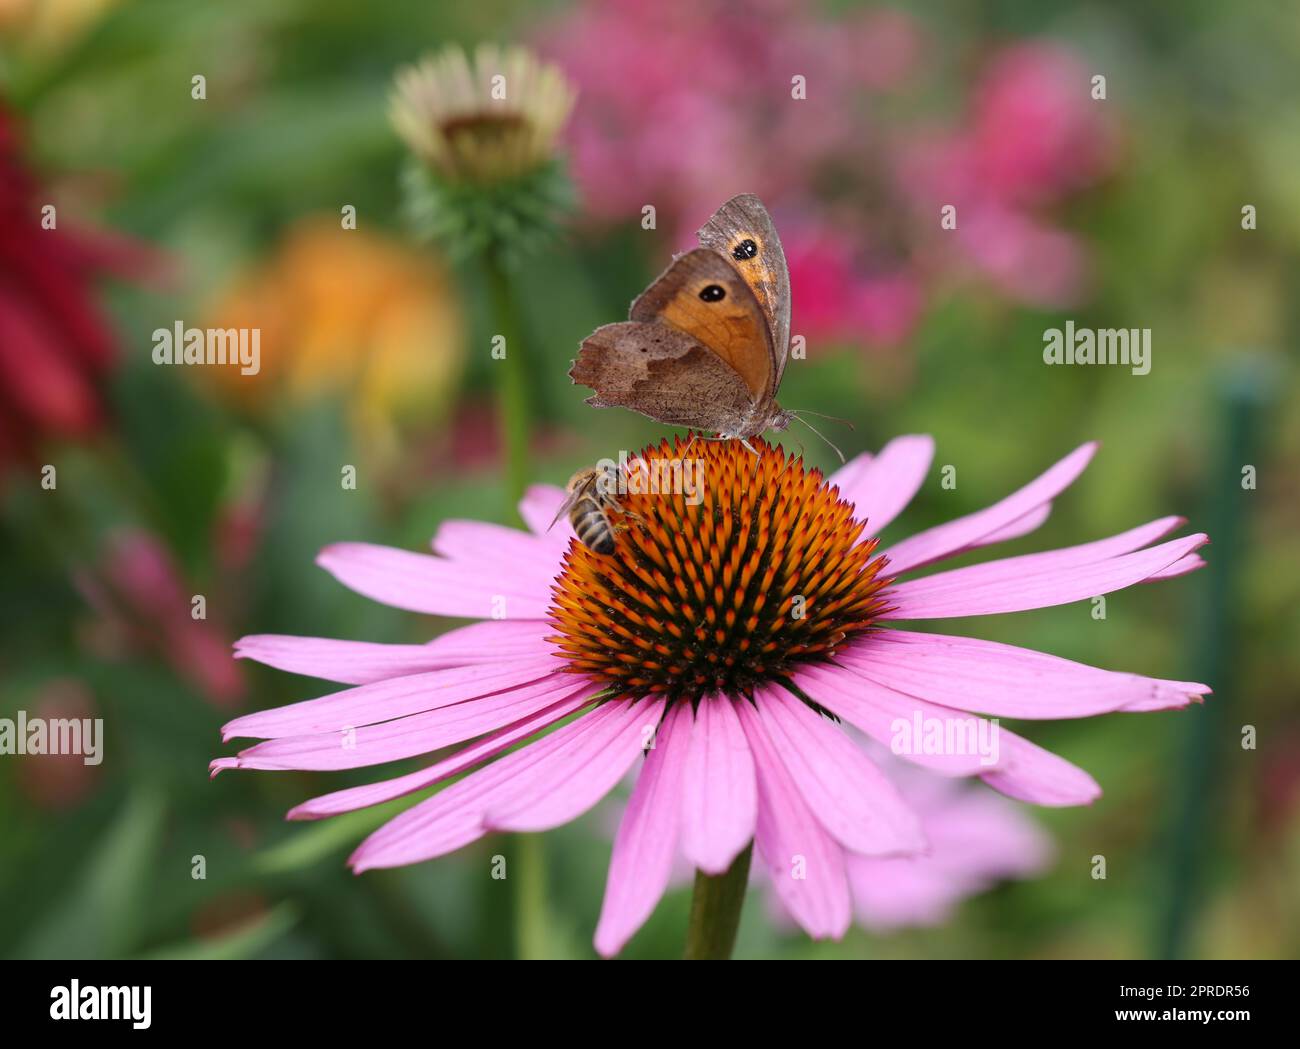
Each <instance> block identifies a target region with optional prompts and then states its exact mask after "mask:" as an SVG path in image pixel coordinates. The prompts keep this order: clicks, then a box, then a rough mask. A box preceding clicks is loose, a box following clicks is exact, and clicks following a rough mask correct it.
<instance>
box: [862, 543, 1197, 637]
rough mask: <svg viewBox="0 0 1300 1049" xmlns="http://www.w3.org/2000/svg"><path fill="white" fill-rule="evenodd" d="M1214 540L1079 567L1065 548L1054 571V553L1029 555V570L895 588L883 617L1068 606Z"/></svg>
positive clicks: (995, 565)
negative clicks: (1052, 554)
mask: <svg viewBox="0 0 1300 1049" xmlns="http://www.w3.org/2000/svg"><path fill="white" fill-rule="evenodd" d="M1208 542H1209V538H1208V537H1207V536H1206V535H1205V534H1204V533H1198V534H1197V535H1191V536H1184V537H1183V538H1182V539H1173V540H1170V541H1169V542H1167V543H1162V544H1160V545H1159V546H1155V547H1152V548H1151V549H1150V550H1142V551H1139V552H1138V553H1133V554H1126V555H1123V556H1121V557H1113V558H1110V559H1108V560H1105V561H1097V562H1094V563H1090V564H1076V563H1074V559H1073V555H1072V551H1070V550H1062V551H1059V553H1061V554H1062V555H1064V556H1063V558H1062V563H1063V565H1064V567H1053V565H1052V563H1051V561H1050V560H1047V558H1049V557H1050V555H1045V554H1028V555H1026V557H1027V558H1033V559H1034V560H1033V561H1032V562H1030V564H1031V566H1032V567H1031V568H1029V569H1026V567H1025V561H1026V557H1008V558H1004V559H1002V560H1000V561H991V562H989V563H988V564H982V565H972V566H970V567H969V568H956V569H953V570H952V571H948V572H939V573H937V574H935V575H932V576H927V577H926V578H924V579H913V580H910V581H908V582H906V583H900V584H898V585H897V586H896V587H893V588H892V589H891V590H889V591H888V597H889V601H890V603H891V604H892V605H893V606H894V607H893V610H892V611H890V612H889V613H887V614H886V615H883V616H881V618H882V619H943V618H948V617H952V616H984V615H993V614H996V613H999V612H1023V611H1026V610H1028V609H1031V608H1048V607H1050V606H1051V605H1065V604H1069V603H1070V602H1071V601H1082V600H1084V599H1086V598H1090V597H1096V596H1097V595H1099V594H1108V593H1110V592H1111V591H1112V590H1122V589H1123V588H1124V587H1126V586H1132V585H1133V584H1134V583H1139V582H1141V581H1142V580H1144V579H1147V578H1148V577H1150V576H1151V575H1152V574H1153V573H1155V572H1158V571H1160V569H1162V568H1166V567H1168V566H1169V565H1171V564H1173V563H1174V562H1175V561H1177V560H1179V559H1180V558H1182V557H1184V556H1185V555H1187V554H1189V553H1191V552H1192V551H1193V550H1195V549H1197V548H1199V547H1201V546H1204V545H1205V544H1206V543H1208Z"/></svg>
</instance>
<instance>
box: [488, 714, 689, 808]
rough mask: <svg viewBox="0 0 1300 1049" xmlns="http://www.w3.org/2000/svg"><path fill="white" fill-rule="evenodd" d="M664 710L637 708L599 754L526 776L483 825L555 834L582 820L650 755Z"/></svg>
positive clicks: (497, 802) (495, 805)
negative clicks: (555, 829) (553, 830)
mask: <svg viewBox="0 0 1300 1049" xmlns="http://www.w3.org/2000/svg"><path fill="white" fill-rule="evenodd" d="M663 709H664V700H662V699H651V698H647V699H644V700H641V701H639V702H636V703H634V704H632V705H630V706H629V708H628V710H627V713H626V714H625V715H624V716H623V718H622V721H621V722H620V730H619V732H618V734H617V735H615V736H614V737H613V738H612V739H610V740H608V741H607V743H606V744H605V745H604V746H603V747H601V748H600V749H599V750H598V751H597V752H595V753H593V754H590V755H588V756H587V757H586V758H585V759H584V760H582V761H578V760H576V759H575V760H574V761H572V762H563V763H561V762H553V763H551V764H549V765H546V766H544V767H543V766H535V767H534V768H533V769H531V770H530V771H529V772H527V773H525V774H523V775H521V776H520V777H518V779H517V780H516V782H515V784H514V787H513V789H512V790H511V792H510V794H509V796H504V795H503V796H500V797H497V798H496V799H494V801H493V803H492V805H490V806H488V807H487V808H486V809H485V810H484V813H483V825H484V826H485V827H487V828H489V829H490V830H510V831H538V830H550V829H551V828H552V827H558V826H560V824H562V823H568V822H569V821H570V820H573V819H576V818H577V817H578V816H581V815H582V814H583V813H584V812H586V811H587V810H588V809H589V808H591V807H592V806H593V805H595V804H596V802H598V801H599V800H600V799H601V798H603V797H604V796H605V795H606V794H608V793H609V792H610V791H611V790H613V789H614V786H615V784H617V783H618V781H619V780H620V779H622V778H623V774H624V773H625V772H627V770H628V769H629V768H630V767H631V766H632V763H633V762H634V761H636V759H637V758H640V757H643V756H644V755H645V752H646V751H645V747H646V743H647V741H649V740H652V739H653V738H654V736H655V734H656V730H657V729H658V727H659V720H660V717H661V715H662V714H663Z"/></svg>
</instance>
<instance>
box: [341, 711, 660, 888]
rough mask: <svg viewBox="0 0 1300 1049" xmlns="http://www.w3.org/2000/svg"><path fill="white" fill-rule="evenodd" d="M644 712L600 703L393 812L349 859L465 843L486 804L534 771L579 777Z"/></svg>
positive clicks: (398, 859)
mask: <svg viewBox="0 0 1300 1049" xmlns="http://www.w3.org/2000/svg"><path fill="white" fill-rule="evenodd" d="M645 713H646V712H645V711H644V709H643V704H641V703H638V702H636V701H634V700H620V701H618V702H612V703H602V704H600V705H599V706H597V707H596V708H595V709H594V710H592V711H591V712H590V713H586V714H583V715H582V716H581V717H579V718H577V719H576V720H574V721H571V722H569V724H567V725H562V726H561V727H560V728H558V729H556V730H555V731H554V732H551V733H550V734H549V735H546V736H543V737H541V738H540V739H538V740H536V741H534V742H532V743H529V744H528V745H527V746H525V747H521V748H520V749H519V750H516V751H512V752H511V753H509V754H507V755H506V756H505V757H503V758H501V759H500V760H498V761H496V762H494V763H493V764H491V765H488V766H487V767H486V768H482V769H479V770H478V771H476V772H473V773H471V774H470V775H468V776H466V777H465V778H464V779H462V780H460V781H458V782H456V783H453V784H452V785H451V786H450V787H447V788H446V789H445V790H441V791H439V792H438V793H437V794H435V795H434V796H433V797H431V798H426V799H425V800H424V801H422V802H420V803H419V804H417V805H414V806H412V807H411V808H409V809H407V810H406V811H405V812H403V813H402V814H401V815H400V816H395V817H393V819H391V820H389V821H388V822H387V823H385V824H384V825H383V826H382V827H380V828H379V829H378V830H377V831H375V832H374V833H373V834H371V835H370V837H368V838H366V840H365V841H363V842H362V843H361V844H360V845H359V846H357V849H356V851H355V852H354V853H353V854H352V856H351V858H350V859H349V860H348V863H349V864H350V865H351V866H352V869H353V870H354V871H356V872H357V873H358V874H360V873H361V872H362V871H365V870H371V869H373V868H376V867H400V866H402V865H404V864H407V863H418V862H420V861H421V860H428V859H432V858H433V857H435V856H442V855H444V854H446V853H448V852H453V851H455V850H456V849H459V848H461V847H462V846H465V845H468V844H469V843H470V842H471V841H475V840H477V839H478V838H481V837H482V836H483V835H484V834H485V833H486V832H487V830H488V828H487V826H486V824H485V823H484V819H483V817H484V814H485V812H486V810H487V809H488V808H489V807H490V806H492V805H493V804H495V803H497V802H498V801H499V800H502V799H505V798H513V797H515V796H517V794H518V791H519V789H520V786H521V785H523V787H524V789H525V790H527V789H528V788H529V787H530V786H531V785H532V784H533V783H535V782H536V781H537V778H538V773H541V774H542V775H543V776H546V777H549V778H551V779H554V778H555V777H557V776H559V777H563V776H570V777H575V778H579V777H581V775H582V771H581V770H583V769H584V767H585V766H586V764H587V762H588V761H590V760H591V759H592V758H594V757H596V756H597V755H598V754H599V753H600V751H601V750H603V749H604V748H605V747H606V746H607V745H608V744H609V742H610V741H611V740H614V739H617V738H619V737H621V736H622V735H623V734H624V733H625V731H626V729H627V727H628V726H629V725H632V726H633V727H635V728H636V730H637V731H638V732H639V730H640V726H641V725H642V724H643V723H644V721H645V720H646V718H645ZM653 716H654V717H657V716H658V715H657V713H656V714H654V715H653ZM629 764H630V762H629ZM575 770H576V771H575Z"/></svg>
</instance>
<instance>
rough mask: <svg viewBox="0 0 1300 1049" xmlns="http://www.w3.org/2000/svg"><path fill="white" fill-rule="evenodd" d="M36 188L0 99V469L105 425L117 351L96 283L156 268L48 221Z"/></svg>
mask: <svg viewBox="0 0 1300 1049" xmlns="http://www.w3.org/2000/svg"><path fill="white" fill-rule="evenodd" d="M40 189H41V188H40V185H39V184H38V182H37V181H36V179H35V177H34V176H33V175H32V174H31V172H30V171H29V170H28V169H27V167H26V166H25V165H24V163H23V157H22V151H21V137H20V134H19V129H18V125H17V121H16V120H15V118H14V116H13V114H12V112H11V111H10V110H9V108H8V107H7V106H6V105H5V103H4V101H3V99H0V468H3V467H4V466H5V465H6V464H7V463H9V462H11V461H12V460H14V459H15V458H19V457H23V456H26V455H29V454H31V453H32V452H33V451H34V450H35V448H36V447H37V446H38V445H39V444H40V442H41V441H42V440H43V439H45V438H47V437H52V438H61V439H67V438H73V439H84V438H86V437H88V436H90V435H92V434H94V433H95V432H97V431H98V429H99V428H100V427H101V426H102V425H103V423H104V420H105V417H106V414H107V413H106V408H105V404H104V399H103V382H104V378H105V376H106V375H107V374H108V372H109V369H110V368H111V366H112V363H113V358H114V343H113V335H112V332H111V330H110V328H109V326H108V324H107V322H106V321H105V319H104V317H103V314H102V313H101V311H100V309H99V306H98V304H97V303H96V301H95V298H94V289H93V284H94V281H95V279H96V277H97V276H98V275H100V274H102V273H116V274H118V275H120V276H135V277H139V276H144V275H146V274H149V273H151V272H157V271H158V269H159V259H158V256H156V255H155V254H154V253H153V252H152V251H150V250H148V249H146V248H144V247H143V246H140V245H137V244H135V243H133V242H130V241H127V240H126V239H124V238H121V237H117V236H115V235H111V234H106V233H99V232H91V231H88V230H82V229H69V228H66V227H65V225H64V223H63V220H62V218H61V216H59V215H58V213H57V211H56V212H52V213H48V216H47V213H46V211H45V208H46V206H47V205H49V204H50V203H51V202H50V200H49V199H48V198H45V197H43V196H42V194H41V191H40ZM47 227H48V228H47Z"/></svg>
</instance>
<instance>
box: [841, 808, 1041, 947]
mask: <svg viewBox="0 0 1300 1049" xmlns="http://www.w3.org/2000/svg"><path fill="white" fill-rule="evenodd" d="M903 786H904V787H906V784H904V785H903ZM904 793H905V794H906V796H907V797H908V798H909V800H912V799H913V795H914V794H917V793H922V796H921V797H919V798H916V799H915V800H916V804H917V805H918V808H920V810H921V814H922V824H923V826H924V828H925V833H926V836H927V837H928V838H929V839H930V852H929V853H928V854H926V855H923V856H907V857H897V858H891V859H877V858H875V857H866V856H848V857H846V862H847V864H848V872H849V885H850V887H851V888H852V891H853V909H854V913H855V914H856V915H857V918H858V922H859V923H860V924H862V925H864V926H865V927H867V928H869V929H872V930H876V931H887V930H890V929H896V928H899V927H902V926H908V925H937V924H940V923H941V922H943V921H945V920H946V919H947V918H948V916H949V914H950V913H951V912H952V910H953V908H954V907H955V906H956V905H957V904H958V903H960V902H961V900H962V899H964V898H965V897H967V896H970V895H972V894H974V893H977V892H983V891H984V890H985V889H987V888H988V887H989V886H991V885H992V884H993V883H994V882H995V881H998V880H1001V879H1004V878H1025V877H1029V876H1031V875H1034V874H1037V873H1039V872H1040V871H1041V870H1043V868H1044V867H1045V866H1046V865H1047V864H1048V862H1049V861H1050V859H1051V855H1052V845H1051V840H1050V838H1048V837H1047V835H1046V834H1044V833H1043V831H1042V830H1041V829H1040V828H1039V827H1038V826H1037V825H1036V824H1035V823H1034V822H1033V821H1032V820H1030V819H1029V818H1028V817H1027V816H1025V815H1024V814H1023V812H1022V810H1021V808H1020V807H1019V806H1018V805H1015V804H1014V803H1012V802H1009V801H1007V800H1006V799H1005V798H999V797H998V796H997V795H996V794H992V793H990V792H989V791H986V790H983V789H982V788H981V789H979V790H962V789H955V790H950V791H943V792H942V793H939V794H935V793H934V792H929V794H930V796H928V797H927V796H925V794H924V793H923V792H915V791H907V790H906V789H905V791H904Z"/></svg>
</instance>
